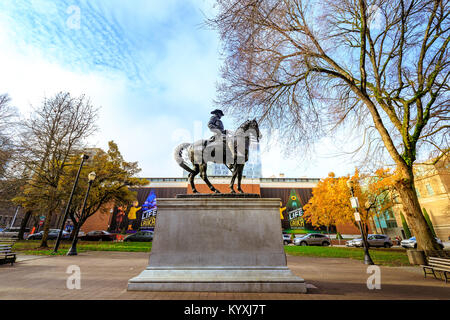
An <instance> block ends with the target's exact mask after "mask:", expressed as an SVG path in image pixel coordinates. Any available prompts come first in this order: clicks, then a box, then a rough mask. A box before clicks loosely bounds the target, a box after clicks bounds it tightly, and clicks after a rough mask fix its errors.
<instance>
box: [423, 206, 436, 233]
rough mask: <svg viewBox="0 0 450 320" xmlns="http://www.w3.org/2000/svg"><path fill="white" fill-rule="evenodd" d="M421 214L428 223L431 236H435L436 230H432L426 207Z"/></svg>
mask: <svg viewBox="0 0 450 320" xmlns="http://www.w3.org/2000/svg"><path fill="white" fill-rule="evenodd" d="M423 216H424V217H425V220H426V221H427V223H428V226H429V227H430V230H431V232H432V233H433V236H435V237H436V232H435V231H434V227H433V223H432V222H431V219H430V216H429V215H428V212H427V209H425V208H423Z"/></svg>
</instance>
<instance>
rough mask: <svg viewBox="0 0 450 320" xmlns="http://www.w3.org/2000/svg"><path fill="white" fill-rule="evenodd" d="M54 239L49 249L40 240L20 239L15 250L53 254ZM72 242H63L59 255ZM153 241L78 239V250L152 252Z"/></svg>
mask: <svg viewBox="0 0 450 320" xmlns="http://www.w3.org/2000/svg"><path fill="white" fill-rule="evenodd" d="M54 243H55V242H54V241H49V242H48V244H49V247H50V248H49V249H48V250H42V249H40V248H38V247H39V244H40V241H39V240H26V241H18V242H16V243H15V244H14V251H16V252H18V253H21V254H25V255H44V256H45V255H53V247H54ZM70 246H71V244H70V243H69V242H61V244H60V246H59V249H58V253H57V254H58V255H65V254H66V253H67V251H69V249H70ZM151 248H152V243H151V242H109V241H108V242H106V241H78V244H77V252H86V251H122V252H150V250H151Z"/></svg>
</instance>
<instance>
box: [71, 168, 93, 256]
mask: <svg viewBox="0 0 450 320" xmlns="http://www.w3.org/2000/svg"><path fill="white" fill-rule="evenodd" d="M95 178H96V174H95V172H91V173H89V175H88V179H89V183H88V188H87V191H86V195H85V196H84V201H83V208H82V209H81V218H82V217H83V216H84V210H86V202H87V199H88V196H89V191H90V190H91V186H92V183H93V182H94V180H95ZM80 220H81V219H80ZM78 222H79V221H78ZM79 231H80V227H79V223H78V226H77V229H76V230H75V234H74V237H73V241H72V246H71V247H70V250H69V252H67V255H68V256H76V255H77V242H78V232H79Z"/></svg>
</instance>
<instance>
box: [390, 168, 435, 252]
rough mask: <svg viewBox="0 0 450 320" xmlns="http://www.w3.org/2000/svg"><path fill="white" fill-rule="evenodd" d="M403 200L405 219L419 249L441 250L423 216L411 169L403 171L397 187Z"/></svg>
mask: <svg viewBox="0 0 450 320" xmlns="http://www.w3.org/2000/svg"><path fill="white" fill-rule="evenodd" d="M395 187H396V189H397V191H398V193H399V195H400V199H401V200H402V205H403V209H404V211H405V218H406V221H407V222H408V225H409V226H410V227H411V229H412V230H411V231H412V232H413V234H414V236H415V237H416V240H417V248H418V249H419V250H424V251H432V250H440V247H439V245H438V243H437V242H436V240H435V239H434V237H433V234H432V232H431V230H430V228H429V226H428V224H427V221H426V220H425V217H424V216H423V214H422V209H421V207H420V204H419V199H418V198H417V193H416V190H415V188H414V176H413V173H412V170H411V169H409V168H408V169H404V170H402V171H401V179H400V180H398V181H397V183H396V185H395Z"/></svg>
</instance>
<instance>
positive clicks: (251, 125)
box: [241, 119, 262, 142]
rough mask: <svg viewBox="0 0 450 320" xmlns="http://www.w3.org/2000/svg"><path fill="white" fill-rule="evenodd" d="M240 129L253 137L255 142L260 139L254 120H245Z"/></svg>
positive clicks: (256, 123)
mask: <svg viewBox="0 0 450 320" xmlns="http://www.w3.org/2000/svg"><path fill="white" fill-rule="evenodd" d="M241 128H242V129H243V131H244V132H246V133H249V134H250V135H253V136H254V137H255V138H256V141H258V142H259V139H261V137H262V135H261V132H260V131H259V125H258V121H256V119H253V120H247V121H246V122H245V123H244V124H243V125H242V126H241Z"/></svg>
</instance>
